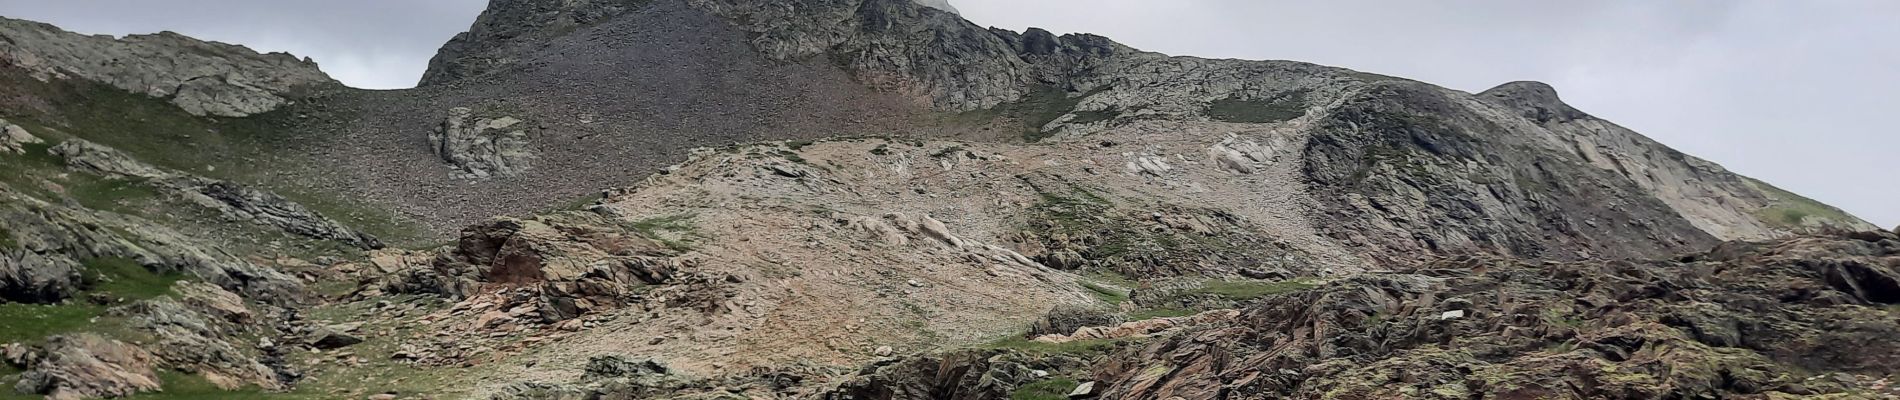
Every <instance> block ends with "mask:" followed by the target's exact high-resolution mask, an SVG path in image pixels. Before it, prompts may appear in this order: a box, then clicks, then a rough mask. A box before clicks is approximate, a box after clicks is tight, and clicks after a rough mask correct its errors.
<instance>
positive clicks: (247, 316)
mask: <svg viewBox="0 0 1900 400" xmlns="http://www.w3.org/2000/svg"><path fill="white" fill-rule="evenodd" d="M174 291H175V292H177V293H178V297H179V298H180V299H179V300H174V299H172V298H168V297H160V298H155V299H150V300H142V301H139V302H136V303H132V304H130V305H127V306H125V307H120V308H115V309H113V310H112V313H113V314H114V315H118V316H122V317H125V318H126V320H127V321H128V322H129V325H130V326H131V327H132V328H133V329H136V330H139V331H143V332H146V333H149V334H151V336H152V337H153V338H154V341H153V342H152V343H150V344H149V345H146V346H144V347H145V348H146V349H148V350H149V351H151V352H152V353H153V354H154V355H156V356H157V359H158V360H159V361H161V364H162V365H164V366H165V367H167V368H171V369H174V370H178V371H183V372H187V373H192V374H196V375H198V376H199V377H201V378H204V379H205V380H206V381H208V382H211V383H212V384H214V385H217V386H219V387H222V388H225V389H238V388H240V387H244V386H256V387H260V388H265V389H272V390H276V389H283V388H285V387H286V385H287V384H288V382H283V381H282V380H281V379H280V378H279V374H278V373H277V371H276V370H274V369H272V368H271V367H270V366H267V365H265V364H264V362H262V361H260V360H259V357H260V355H259V354H257V353H256V352H254V351H251V349H250V346H249V343H247V342H245V341H243V339H242V338H243V337H247V336H249V335H247V334H264V333H268V332H264V331H260V328H261V327H259V326H257V325H254V323H255V322H256V321H254V320H253V318H254V317H253V315H254V314H253V313H252V312H251V311H250V309H249V308H247V307H245V306H244V304H243V302H242V300H240V299H238V298H237V295H236V294H234V293H231V292H228V291H225V290H223V289H220V288H218V287H216V286H211V285H206V284H202V283H191V282H180V283H178V284H177V285H175V287H174Z"/></svg>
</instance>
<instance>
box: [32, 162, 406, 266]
mask: <svg viewBox="0 0 1900 400" xmlns="http://www.w3.org/2000/svg"><path fill="white" fill-rule="evenodd" d="M50 152H51V153H52V154H53V155H55V156H59V157H61V158H64V159H65V160H66V164H67V166H68V167H70V168H72V169H75V170H79V171H81V172H86V173H91V174H96V175H100V176H105V177H110V178H113V179H130V180H135V181H139V182H140V183H141V184H147V185H151V186H153V187H155V188H157V189H160V190H164V191H166V192H170V193H173V194H175V195H178V196H181V197H183V198H185V199H188V200H190V201H192V202H193V203H196V204H199V205H203V206H205V207H207V208H210V209H213V210H217V211H218V212H220V213H223V214H224V215H225V216H227V217H229V218H231V219H234V220H239V221H252V222H255V223H258V224H263V225H267V226H272V227H276V228H278V229H282V230H284V231H285V232H289V233H292V234H297V235H303V236H307V237H310V238H314V239H320V240H335V241H338V242H343V243H346V244H349V245H351V246H356V247H360V248H364V249H376V248H381V247H382V246H383V244H382V242H381V241H379V240H377V239H376V237H374V236H370V235H369V234H366V233H362V232H359V231H357V230H355V229H351V228H350V227H347V226H344V225H343V224H342V223H339V222H336V221H335V220H332V219H329V218H326V217H324V216H322V215H319V214H317V213H316V211H311V210H310V209H309V208H307V207H304V206H303V205H302V204H297V203H296V202H293V201H290V200H289V199H285V198H283V197H282V196H278V195H276V194H273V193H270V192H265V191H261V190H256V189H251V188H248V187H245V186H241V185H238V184H236V183H232V182H228V181H221V180H216V179H211V178H205V177H201V176H197V175H192V174H188V173H184V172H179V171H171V170H166V169H163V168H159V167H155V166H152V165H150V164H146V163H144V162H140V161H139V160H137V159H134V158H132V157H131V156H129V155H126V154H125V153H122V152H119V151H118V150H116V149H113V148H110V147H106V146H103V145H99V144H97V143H92V142H88V141H86V140H84V139H69V140H66V141H64V142H61V143H60V144H59V145H58V146H54V147H53V148H52V149H51V150H50Z"/></svg>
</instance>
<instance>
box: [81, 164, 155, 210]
mask: <svg viewBox="0 0 1900 400" xmlns="http://www.w3.org/2000/svg"><path fill="white" fill-rule="evenodd" d="M71 176H72V177H73V182H71V184H69V185H67V186H66V194H67V195H69V196H72V198H73V201H77V202H79V204H80V205H84V206H86V208H91V209H95V210H106V211H112V212H119V213H128V214H130V213H133V212H132V210H134V209H136V206H137V205H138V204H140V203H142V202H145V201H149V200H152V199H156V198H158V197H159V194H158V191H157V190H156V189H153V188H152V186H151V185H150V184H149V183H148V182H146V181H144V180H142V179H118V178H101V177H93V176H86V175H80V174H74V175H71Z"/></svg>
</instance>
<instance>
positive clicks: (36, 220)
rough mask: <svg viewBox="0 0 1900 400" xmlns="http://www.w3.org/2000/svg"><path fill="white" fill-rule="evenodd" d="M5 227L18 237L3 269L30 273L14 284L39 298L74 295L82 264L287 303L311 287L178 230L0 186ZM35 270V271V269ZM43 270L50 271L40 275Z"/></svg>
mask: <svg viewBox="0 0 1900 400" xmlns="http://www.w3.org/2000/svg"><path fill="white" fill-rule="evenodd" d="M0 199H4V201H0V226H3V227H5V230H6V232H7V233H8V234H11V235H12V239H13V242H14V244H15V246H17V248H0V251H4V252H5V254H7V256H5V257H4V258H0V259H4V260H6V261H0V268H14V271H26V272H24V273H23V275H15V276H28V277H46V278H48V279H41V280H37V282H41V283H40V284H32V283H31V282H36V280H34V279H25V280H21V281H14V282H10V283H9V285H18V284H25V285H24V286H17V287H15V286H10V287H8V289H9V290H11V289H15V288H20V289H21V290H22V292H20V293H35V291H33V290H31V289H30V288H33V287H41V288H48V289H46V290H40V291H38V293H40V294H41V295H40V296H39V297H38V299H39V300H44V301H53V300H58V298H64V297H66V296H70V295H71V294H72V292H71V291H70V290H68V289H67V288H72V287H74V285H77V282H78V279H77V276H76V274H75V273H73V272H72V271H75V270H76V268H77V266H78V265H79V260H91V259H101V258H120V259H127V260H132V261H134V262H136V263H138V264H140V265H142V266H144V267H145V268H147V269H150V270H152V271H153V272H158V273H183V274H186V275H189V276H191V277H194V278H197V279H199V280H201V281H203V282H206V283H210V284H214V285H217V286H219V287H222V288H225V289H227V290H231V291H234V292H238V293H240V294H243V295H244V296H246V297H247V298H250V299H254V300H258V301H262V302H266V303H272V304H287V303H294V302H299V301H302V300H303V298H304V289H303V285H302V283H300V282H298V281H297V280H296V278H293V277H291V276H289V275H286V274H284V273H283V272H280V271H277V270H274V269H271V268H268V267H263V266H258V265H256V264H252V263H250V262H247V261H244V260H242V259H239V258H237V257H236V256H234V255H231V254H230V253H228V252H226V251H225V250H222V249H219V248H217V247H215V246H211V245H208V244H204V243H200V242H197V241H195V240H193V239H190V238H187V237H185V236H184V235H182V234H179V233H178V232H176V231H173V230H171V229H169V228H166V227H164V226H161V225H159V224H156V223H153V222H151V221H146V220H144V219H141V218H137V217H131V216H125V215H120V214H113V213H107V212H103V211H97V210H91V209H85V208H78V207H69V206H66V205H62V204H52V203H47V202H44V201H41V200H39V199H36V198H33V197H30V196H26V195H23V194H20V193H16V192H14V191H12V190H11V189H9V188H6V187H4V186H0ZM28 268H31V270H28ZM40 268H46V269H44V270H41V269H40Z"/></svg>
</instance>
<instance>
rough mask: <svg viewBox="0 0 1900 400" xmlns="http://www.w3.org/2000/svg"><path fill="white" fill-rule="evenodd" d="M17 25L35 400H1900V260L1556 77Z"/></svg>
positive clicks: (10, 63) (7, 269) (620, 8)
mask: <svg viewBox="0 0 1900 400" xmlns="http://www.w3.org/2000/svg"><path fill="white" fill-rule="evenodd" d="M0 22H5V23H0V39H6V40H5V41H4V42H5V45H0V62H4V63H5V64H6V65H5V66H0V78H4V80H0V89H4V92H5V93H6V94H7V96H4V98H0V117H5V118H8V120H7V121H8V122H0V129H4V130H5V132H6V133H7V135H6V136H4V138H5V139H6V140H7V141H6V142H4V143H0V144H5V146H3V147H0V150H4V151H0V170H4V172H7V174H6V175H4V176H0V221H4V222H5V224H4V225H0V239H5V241H0V255H3V256H4V257H0V290H4V293H8V294H10V295H9V296H6V297H4V299H5V300H4V301H0V313H5V314H6V315H8V316H9V317H10V318H15V319H18V320H20V321H28V323H22V324H19V325H17V327H15V326H9V327H4V328H0V340H11V341H16V342H17V343H9V344H6V345H5V346H4V349H0V350H4V351H3V352H0V355H5V360H4V361H5V363H6V364H7V365H9V366H10V367H12V369H0V376H3V377H6V378H8V379H10V380H15V379H17V382H18V385H17V386H16V387H17V388H19V390H20V391H22V392H26V393H31V394H41V395H47V396H51V397H54V398H91V397H121V396H128V395H133V394H135V393H139V392H150V391H154V390H159V389H163V390H164V391H166V392H167V393H168V394H170V393H178V394H180V395H186V396H189V395H193V394H197V395H203V396H212V395H229V394H232V393H237V394H239V395H244V394H245V393H246V392H243V391H244V390H248V389H246V387H254V388H259V390H265V391H269V392H270V393H254V395H255V396H257V397H268V396H284V397H286V398H308V397H314V398H336V397H359V398H360V397H369V398H391V397H390V396H397V397H398V398H405V397H415V396H421V397H427V398H483V399H611V398H732V397H735V396H737V397H744V398H825V399H846V398H874V399H930V398H959V399H996V398H1024V397H1025V396H1049V397H1054V398H1064V397H1091V396H1100V397H1103V398H1174V397H1180V398H1268V397H1296V398H1328V397H1429V398H1458V399H1465V398H1473V397H1480V398H1529V397H1540V396H1548V397H1569V398H1656V397H1666V396H1676V397H1684V398H1689V397H1722V396H1762V397H1770V398H1772V397H1774V396H1802V395H1822V394H1844V395H1872V396H1880V395H1900V393H1895V392H1893V389H1892V388H1891V387H1890V386H1889V385H1888V384H1887V383H1886V382H1887V380H1886V379H1891V378H1892V376H1891V375H1892V373H1893V371H1892V370H1891V368H1887V367H1883V365H1885V366H1891V365H1892V364H1891V363H1890V362H1889V361H1892V360H1890V359H1889V358H1891V357H1885V356H1884V355H1882V354H1878V353H1880V352H1878V351H1874V352H1854V351H1851V350H1849V349H1848V348H1846V347H1844V346H1838V345H1834V343H1848V342H1853V341H1858V340H1864V339H1866V338H1878V337H1885V336H1891V334H1892V333H1894V332H1900V319H1896V318H1891V317H1892V316H1893V313H1894V312H1896V310H1897V309H1894V308H1893V305H1894V304H1895V303H1896V302H1900V273H1897V272H1896V264H1894V259H1895V257H1896V254H1900V236H1896V233H1894V232H1880V231H1877V230H1876V229H1874V228H1873V227H1872V226H1871V225H1869V224H1867V223H1866V222H1865V221H1860V220H1859V219H1857V218H1854V217H1852V216H1851V215H1847V214H1846V213H1843V212H1840V211H1839V210H1838V209H1832V208H1831V207H1827V206H1825V205H1822V204H1819V203H1816V202H1813V201H1812V200H1807V199H1805V198H1801V197H1800V196H1798V195H1795V194H1792V193H1787V192H1785V191H1781V190H1779V189H1775V188H1773V187H1772V186H1769V185H1766V184H1764V183H1761V182H1758V181H1755V180H1752V179H1749V178H1747V177H1743V176H1740V175H1737V174H1734V173H1731V172H1728V171H1727V170H1725V169H1723V168H1721V167H1720V166H1719V165H1716V164H1714V163H1710V162H1707V161H1705V160H1701V159H1698V158H1694V157H1692V156H1688V155H1686V154H1683V153H1681V152H1678V151H1675V150H1673V149H1670V148H1668V147H1667V146H1664V145H1662V144H1660V143H1657V142H1655V141H1653V140H1650V139H1648V138H1646V137H1643V136H1642V135H1641V134H1639V133H1636V132H1634V131H1631V130H1628V129H1625V128H1622V127H1620V126H1617V125H1615V124H1613V123H1610V122H1608V121H1604V120H1602V119H1598V118H1596V117H1593V116H1591V115H1589V114H1588V113H1585V112H1583V111H1581V110H1577V109H1575V108H1574V107H1571V106H1569V105H1567V104H1565V103H1563V101H1562V99H1561V98H1560V96H1559V95H1558V94H1557V92H1556V90H1555V89H1554V88H1551V87H1550V86H1549V85H1545V84H1542V83H1537V82H1510V83H1505V84H1502V85H1499V86H1498V87H1496V88H1493V89H1490V90H1486V91H1482V92H1479V93H1475V94H1474V93H1466V92H1461V91H1457V90H1451V89H1447V88H1443V87H1438V86H1434V85H1430V84H1426V83H1422V82H1416V81H1410V80H1405V79H1401V78H1393V77H1387V76H1383V75H1376V74H1370V73H1364V72H1358V71H1352V70H1349V69H1343V68H1335V67H1327V66H1320V65H1315V64H1308V63H1301V62H1293V61H1247V60H1216V59H1202V58H1195V57H1181V56H1167V55H1163V54H1158V53H1150V52H1143V51H1140V50H1137V49H1133V48H1129V47H1127V46H1124V45H1121V44H1118V43H1116V42H1114V41H1113V40H1110V39H1108V38H1105V37H1100V36H1094V35H1086V34H1070V35H1061V36H1057V35H1055V34H1053V33H1050V32H1047V31H1044V30H1040V29H1030V30H1027V31H1025V32H1013V31H1006V30H1000V29H994V28H983V27H980V26H977V25H975V24H973V23H971V22H969V21H967V20H964V19H962V18H961V17H959V16H958V15H957V14H955V13H954V12H946V11H944V10H942V9H941V7H932V6H926V5H923V4H920V3H916V2H912V1H910V0H845V1H799V2H774V1H758V0H579V1H564V2H558V3H552V2H533V1H525V0H492V1H491V2H490V9H489V10H487V11H486V12H484V13H483V15H482V16H481V17H479V18H478V19H477V21H475V22H474V23H473V24H472V25H471V29H470V31H469V32H467V33H464V34H462V35H458V36H457V37H456V38H455V39H452V40H451V41H450V42H449V43H448V44H445V46H444V47H443V49H442V50H441V52H440V53H439V54H438V55H437V56H436V58H435V59H433V60H432V61H431V67H430V71H429V72H428V73H427V74H425V78H424V79H423V82H422V83H423V84H422V85H419V86H418V87H417V88H415V89H407V90H394V91H365V90H356V89H350V88H347V87H343V86H341V85H336V84H334V81H330V80H329V79H328V78H327V77H321V75H322V74H321V71H320V70H317V69H316V67H315V65H314V63H311V62H307V61H298V60H295V59H294V58H291V57H289V56H278V55H257V54H256V53H254V52H248V51H246V52H238V51H236V50H232V49H231V48H225V47H218V46H219V45H214V44H206V43H203V42H196V41H192V40H190V39H187V38H182V37H172V36H163V37H162V38H164V39H165V41H164V42H163V43H162V44H161V45H148V44H140V43H142V42H139V41H138V40H132V41H131V42H130V43H128V42H126V41H123V40H115V39H111V38H100V37H86V36H83V35H77V34H71V33H65V32H61V31H57V30H56V29H54V28H51V27H50V25H43V24H42V25H34V24H28V23H24V22H18V21H15V20H5V21H0ZM16 38H30V39H33V40H19V39H16ZM127 46H132V47H137V48H139V49H141V50H137V51H143V52H148V53H153V56H152V58H151V59H152V60H167V59H173V58H181V57H182V58H189V59H192V60H196V62H202V63H205V64H207V65H208V67H207V68H208V69H189V68H188V69H183V70H181V69H178V68H166V67H164V66H153V65H144V64H130V65H116V64H113V63H109V62H100V61H101V60H103V58H101V57H110V56H111V55H112V54H118V53H115V51H129V50H123V49H126V48H128V47H127ZM138 46H147V47H138ZM151 46H157V47H151ZM205 46H209V47H205ZM201 47H203V48H214V49H225V50H231V51H232V53H230V54H224V53H219V54H222V55H219V56H216V57H212V56H206V55H204V54H202V53H194V52H193V50H192V49H198V48H201ZM75 48H76V49H77V50H75ZM100 49H104V50H100ZM238 49H241V48H238ZM42 54H56V55H62V56H61V57H65V58H58V57H43V58H46V59H55V60H61V62H60V63H51V64H49V63H35V62H33V60H38V59H39V58H35V57H40V56H39V55H42ZM133 54H143V53H137V52H134V53H133ZM168 57H169V58H168ZM190 57H205V58H202V59H199V58H190ZM22 60H25V61H22ZM141 60H144V59H141ZM259 60H263V61H259ZM48 65H52V66H51V67H48ZM206 71H209V72H206ZM55 73H58V74H55ZM123 76H132V77H146V76H155V77H158V78H155V79H154V81H157V82H161V83H164V84H163V85H158V86H159V88H160V89H163V88H172V89H168V90H161V91H157V92H151V91H146V90H145V89H148V87H146V86H141V85H134V84H130V83H128V82H133V83H136V82H143V80H140V79H117V78H116V77H123ZM206 77H209V78H210V79H203V78H206ZM273 77H276V78H273ZM141 79H143V78H141ZM181 82H182V83H181ZM188 82H199V83H197V84H193V85H207V87H216V88H217V89H214V90H209V91H212V92H216V93H225V92H235V93H240V95H237V96H227V97H219V96H210V97H209V98H210V99H211V100H218V101H222V100H233V101H232V102H229V103H217V102H215V101H214V102H209V103H207V102H200V101H199V100H202V99H201V98H200V97H193V96H186V95H183V94H181V93H186V92H188V91H187V90H185V89H183V88H184V87H185V86H186V83H188ZM257 82H267V83H269V84H260V83H257ZM270 82H274V83H270ZM174 83H176V84H177V85H178V86H171V85H172V84H174ZM279 83H283V84H281V85H280V84H279ZM128 86H129V87H130V88H128ZM134 89H136V90H134ZM193 90H197V89H193ZM180 99H183V100H180ZM219 104H223V105H219ZM213 110H225V111H233V112H232V113H220V112H211V111H213ZM252 111H254V112H252ZM226 114H243V115H241V116H240V115H226ZM445 242H446V243H445ZM385 246H387V247H388V248H383V247H385ZM13 293H21V294H22V295H19V296H14V295H11V294H13ZM67 315H76V316H78V317H73V318H62V317H60V316H67ZM1810 315H1822V316H1824V317H1823V318H1811V317H1808V316H1810ZM1796 353H1801V354H1806V353H1818V354H1825V355H1826V356H1824V357H1821V358H1825V359H1824V360H1823V359H1820V358H1815V357H1810V356H1805V355H1801V354H1796ZM15 370H17V371H18V372H15ZM1393 371H1401V372H1399V373H1400V374H1401V375H1403V376H1399V375H1393V374H1394V372H1393ZM1855 374H1858V375H1855ZM1883 374H1884V375H1883ZM1843 376H1844V377H1843ZM193 385H197V386H203V387H207V388H210V389H205V391H204V392H193V391H191V390H197V389H193ZM233 390H235V391H238V392H230V391H233ZM280 392H281V393H280ZM1069 393H1075V395H1073V396H1067V395H1068V394H1069ZM300 396H301V397H300ZM1029 398H1038V397H1029Z"/></svg>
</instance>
